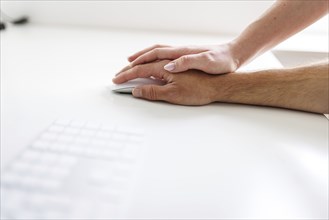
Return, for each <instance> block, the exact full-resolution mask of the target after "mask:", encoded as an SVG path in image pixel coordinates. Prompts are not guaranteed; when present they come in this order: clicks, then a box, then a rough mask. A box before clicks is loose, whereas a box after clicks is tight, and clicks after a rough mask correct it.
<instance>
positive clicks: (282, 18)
mask: <svg viewBox="0 0 329 220" xmlns="http://www.w3.org/2000/svg"><path fill="white" fill-rule="evenodd" d="M328 4H329V1H328V0H312V1H309V0H305V1H304V0H299V1H289V0H278V1H277V2H276V3H275V4H274V5H273V6H272V7H271V8H270V9H269V10H268V11H267V12H265V13H264V14H263V15H262V16H261V17H260V18H259V19H257V20H256V21H255V22H253V23H252V24H250V25H249V26H248V27H247V28H246V29H245V30H244V31H243V32H242V33H241V34H240V35H239V37H238V38H236V39H235V40H233V41H232V43H231V45H232V51H233V54H234V56H235V59H236V62H237V63H238V66H239V67H240V66H242V65H244V64H245V63H247V62H248V61H250V60H251V59H253V58H254V57H256V56H258V55H260V54H261V53H263V52H265V51H267V50H268V49H270V48H272V47H274V46H275V45H277V44H279V43H280V42H282V41H284V40H285V39H287V38H289V37H290V36H292V35H293V34H295V33H297V32H299V31H301V30H302V29H304V28H305V27H307V26H309V25H310V24H312V23H313V22H315V21H316V20H318V19H319V18H321V17H322V16H324V15H325V14H326V13H328V7H329V5H328Z"/></svg>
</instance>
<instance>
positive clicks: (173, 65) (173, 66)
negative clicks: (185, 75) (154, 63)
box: [163, 63, 175, 71]
mask: <svg viewBox="0 0 329 220" xmlns="http://www.w3.org/2000/svg"><path fill="white" fill-rule="evenodd" d="M163 68H164V69H165V70H167V71H173V70H174V69H175V63H168V64H167V65H165V66H164V67H163Z"/></svg>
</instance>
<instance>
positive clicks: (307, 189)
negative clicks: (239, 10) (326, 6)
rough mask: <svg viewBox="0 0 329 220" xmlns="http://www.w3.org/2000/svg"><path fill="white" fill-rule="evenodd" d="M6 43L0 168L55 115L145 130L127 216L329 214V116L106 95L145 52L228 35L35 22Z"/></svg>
mask: <svg viewBox="0 0 329 220" xmlns="http://www.w3.org/2000/svg"><path fill="white" fill-rule="evenodd" d="M0 36H1V165H2V166H1V168H2V169H3V167H4V165H6V164H7V163H8V162H9V161H10V159H11V158H12V157H13V156H14V155H16V154H17V152H18V151H20V150H21V149H22V148H23V147H25V146H26V144H28V143H29V142H30V141H31V140H32V139H33V138H34V137H35V136H36V135H37V134H38V133H39V132H40V131H42V130H43V129H44V128H45V127H46V126H47V125H49V124H50V123H51V122H52V121H53V120H55V119H56V118H68V119H71V118H75V119H82V120H92V121H103V122H109V123H119V122H122V123H124V124H134V125H136V124H140V126H141V127H143V128H144V129H145V131H146V133H147V135H148V136H149V138H148V139H147V141H146V143H145V147H146V148H147V152H148V156H147V157H146V161H145V162H144V166H143V169H142V171H141V173H140V176H139V180H138V181H137V183H136V191H135V192H134V196H133V198H134V199H133V203H134V204H138V205H136V206H133V207H131V208H130V210H129V211H128V212H127V215H126V217H132V218H134V217H140V218H160V217H162V218H253V219H254V218H262V219H265V218H271V219H274V218H284V219H287V218H297V219H301V218H303V219H306V218H309V219H315V218H320V219H325V218H328V120H327V119H326V118H325V116H323V115H317V114H310V113H305V112H298V111H290V110H284V109H276V108H266V107H255V106H245V105H233V104H232V105H231V104H221V103H216V104H211V105H207V106H202V107H185V106H176V105H171V104H167V103H163V102H148V101H144V100H140V99H135V98H133V97H131V96H130V95H119V94H114V93H111V92H110V91H108V90H107V89H106V86H107V85H109V84H110V82H111V78H112V76H113V75H114V73H115V72H116V71H117V70H119V69H120V68H122V67H123V66H124V65H125V64H126V61H125V57H127V56H128V55H130V54H131V53H132V52H134V51H136V50H139V49H141V48H144V47H145V46H149V45H151V44H154V43H159V42H164V43H168V44H211V43H218V42H221V41H226V40H227V38H226V39H225V38H221V39H217V38H215V37H214V36H186V35H175V34H161V33H143V32H124V31H105V30H98V29H90V30H83V29H74V28H69V27H66V28H61V27H57V28H56V27H54V28H50V27H42V26H33V25H30V26H26V27H17V28H14V27H11V28H8V30H6V31H5V32H1V35H0ZM264 63H266V65H265V66H267V67H273V66H277V65H278V64H277V62H276V60H275V59H274V58H273V56H272V55H271V54H266V55H264V56H263V57H261V58H260V59H259V60H258V61H255V63H253V64H252V65H254V66H257V65H258V64H261V65H262V66H264ZM154 140H157V141H154ZM153 141H154V142H153ZM159 155H161V156H159ZM150 173H151V174H152V175H150ZM150 176H151V177H150ZM145 183H147V184H145Z"/></svg>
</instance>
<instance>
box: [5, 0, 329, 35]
mask: <svg viewBox="0 0 329 220" xmlns="http://www.w3.org/2000/svg"><path fill="white" fill-rule="evenodd" d="M274 2H275V1H273V0H263V1H262V0H247V1H91V0H90V1H68V0H61V1H47V0H46V1H13V0H9V1H8V0H2V1H1V10H2V11H3V12H5V13H7V14H8V15H10V16H12V17H19V16H21V15H28V16H29V17H30V19H31V21H32V22H33V23H39V24H55V25H59V24H65V25H79V26H89V27H90V26H91V27H111V28H125V29H127V28H128V29H138V30H166V31H175V32H194V33H215V34H225V35H237V34H238V33H240V32H241V31H242V30H243V29H244V28H245V27H246V26H247V25H248V24H249V23H250V22H252V21H253V20H255V19H256V18H257V17H259V16H260V15H261V14H262V13H263V12H264V11H265V10H266V9H267V8H269V7H270V6H271V5H272V4H273V3H274ZM327 27H328V17H327V16H326V17H325V18H324V19H322V20H321V21H320V22H318V23H317V24H315V25H313V26H312V27H311V28H308V32H312V33H323V34H328V28H327Z"/></svg>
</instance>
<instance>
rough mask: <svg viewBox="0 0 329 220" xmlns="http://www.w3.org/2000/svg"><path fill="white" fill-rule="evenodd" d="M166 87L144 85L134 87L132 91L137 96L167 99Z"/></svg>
mask: <svg viewBox="0 0 329 220" xmlns="http://www.w3.org/2000/svg"><path fill="white" fill-rule="evenodd" d="M168 89H169V88H168V87H167V86H158V85H144V86H139V87H136V88H135V89H134V90H133V92H132V93H133V96H134V97H137V98H143V99H147V100H162V101H167V99H168V96H169V93H168Z"/></svg>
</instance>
